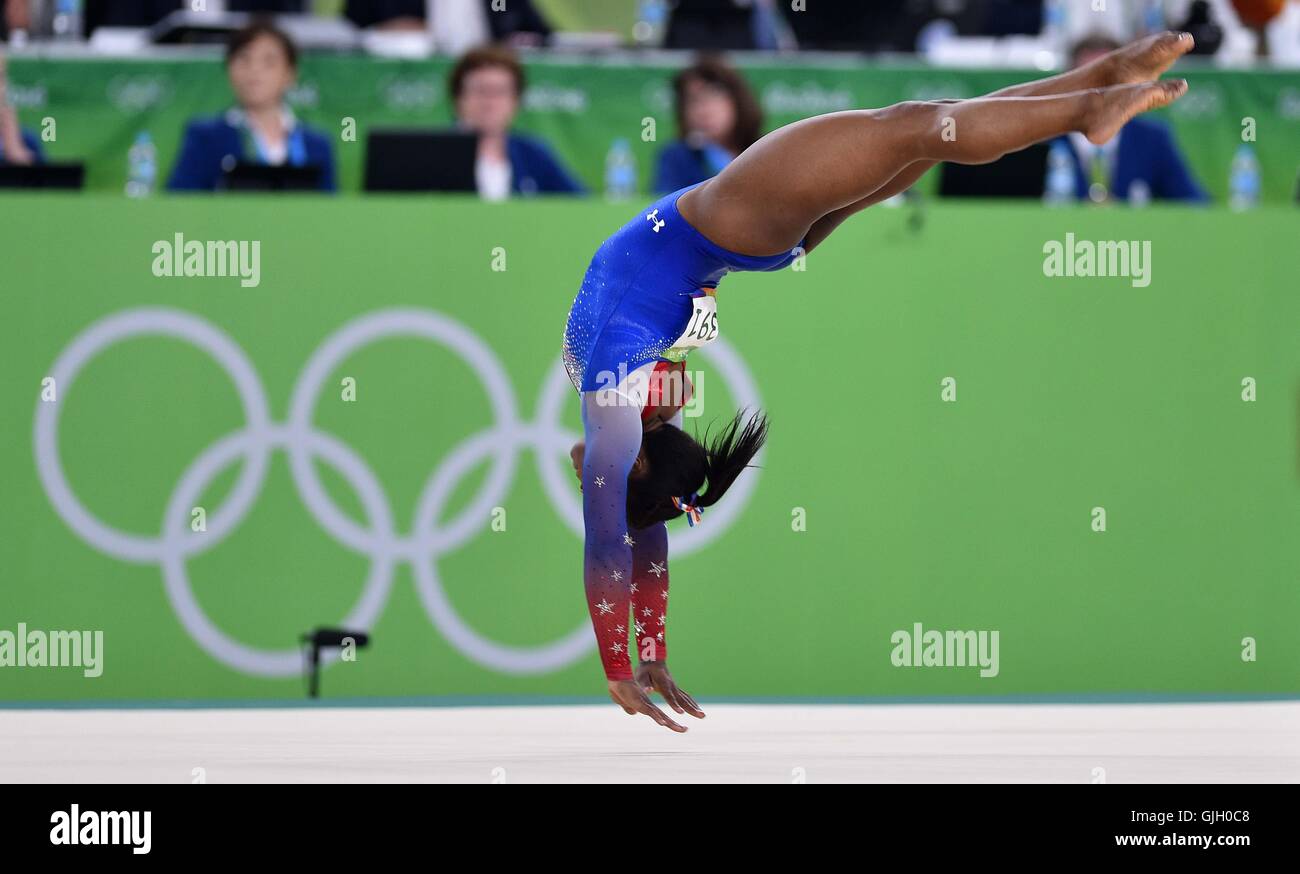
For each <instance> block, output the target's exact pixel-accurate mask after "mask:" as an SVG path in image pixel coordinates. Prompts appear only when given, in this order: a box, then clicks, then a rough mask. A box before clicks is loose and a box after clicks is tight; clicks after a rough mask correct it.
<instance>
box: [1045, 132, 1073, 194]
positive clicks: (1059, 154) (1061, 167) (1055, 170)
mask: <svg viewBox="0 0 1300 874" xmlns="http://www.w3.org/2000/svg"><path fill="white" fill-rule="evenodd" d="M1074 195H1075V192H1074V162H1073V161H1072V160H1070V147H1069V146H1067V145H1066V144H1065V143H1063V142H1061V141H1060V140H1058V141H1056V142H1054V143H1052V148H1051V149H1049V150H1048V152H1047V179H1046V180H1045V181H1044V183H1043V203H1045V204H1047V205H1048V206H1067V205H1069V204H1072V203H1074Z"/></svg>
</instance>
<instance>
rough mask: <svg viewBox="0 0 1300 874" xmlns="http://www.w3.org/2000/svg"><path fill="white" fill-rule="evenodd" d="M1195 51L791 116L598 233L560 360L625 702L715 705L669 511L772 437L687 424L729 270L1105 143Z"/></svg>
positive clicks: (1182, 36)
mask: <svg viewBox="0 0 1300 874" xmlns="http://www.w3.org/2000/svg"><path fill="white" fill-rule="evenodd" d="M1192 45H1193V41H1192V37H1191V35H1190V34H1186V33H1170V32H1166V33H1162V34H1157V35H1153V36H1149V37H1147V38H1145V39H1143V40H1139V41H1137V42H1134V43H1131V44H1130V45H1127V46H1124V47H1123V48H1120V49H1117V50H1115V51H1113V52H1111V53H1110V54H1108V55H1105V56H1104V57H1102V58H1099V59H1097V60H1095V61H1093V62H1092V63H1090V64H1087V65H1085V66H1082V67H1079V68H1077V69H1074V70H1070V71H1069V72H1066V73H1062V74H1060V75H1058V76H1053V77H1051V78H1048V79H1041V80H1038V81H1034V82H1029V83H1026V84H1023V85H1016V86H1013V87H1010V88H1004V89H1003V90H1001V91H995V92H994V93H992V94H989V95H986V96H984V97H977V98H973V99H970V100H936V101H910V102H906V103H899V104H895V105H894V106H889V107H886V108H884V109H864V110H853V111H846V112H834V113H830V114H827V115H819V116H816V117H813V118H808V119H804V120H803V121H798V122H795V123H794V124H789V125H786V126H785V127H782V128H779V129H777V130H775V131H773V132H772V133H769V134H767V135H766V136H764V137H763V138H762V139H760V140H758V141H757V142H756V143H754V144H753V145H752V146H750V147H749V148H748V149H746V150H745V151H744V152H742V153H741V154H740V155H739V156H738V157H737V158H736V159H735V160H734V161H732V162H731V163H730V164H728V165H727V167H726V168H725V169H724V170H723V171H722V172H721V173H719V174H718V175H717V176H715V177H713V178H712V179H708V180H706V181H704V182H701V183H699V184H697V185H694V186H690V187H688V188H683V189H682V190H680V191H676V192H674V193H672V194H670V195H668V196H666V197H664V198H662V199H660V200H658V201H656V202H654V203H653V204H651V205H650V206H649V207H648V208H646V209H645V210H642V211H641V212H639V213H638V214H637V216H636V217H635V218H634V219H632V220H631V221H630V222H628V223H627V224H626V225H624V226H623V227H622V228H620V229H619V230H618V231H617V232H616V233H615V234H614V235H613V236H612V237H610V238H609V239H608V240H606V241H605V242H604V244H602V245H601V247H600V248H599V249H598V250H597V251H596V255H595V257H593V258H592V260H591V266H590V267H588V268H587V274H586V276H585V277H584V279H583V282H582V287H581V288H580V289H579V291H578V295H577V298H576V299H575V300H574V302H573V308H572V309H571V310H570V311H569V318H568V323H567V325H566V326H565V331H564V347H563V358H564V365H565V368H566V369H567V371H568V374H569V378H570V379H571V380H572V381H573V385H574V387H575V388H576V389H577V390H578V392H579V393H580V395H581V401H582V422H583V431H584V442H583V443H579V444H577V445H576V446H574V447H573V451H572V458H573V466H574V470H575V472H576V473H577V475H578V480H579V484H580V486H581V488H582V503H583V519H584V526H585V530H586V543H585V547H584V584H585V589H586V597H587V606H588V609H589V610H590V612H591V620H592V624H593V625H594V627H595V631H596V640H597V643H598V645H599V648H600V656H601V660H602V662H603V664H604V668H605V676H606V679H607V680H608V683H609V694H610V697H611V698H613V699H614V702H615V703H616V704H618V705H619V706H621V707H622V708H623V709H624V710H625V711H627V713H629V714H636V713H644V714H645V715H647V716H649V717H651V718H652V719H654V720H655V721H656V722H658V723H659V724H660V725H663V726H665V727H666V728H670V729H672V730H673V731H686V728H685V727H684V726H682V725H679V724H678V723H677V722H675V721H674V720H673V719H671V718H670V717H669V716H668V715H667V714H665V713H664V712H663V711H662V710H660V709H659V708H658V707H656V706H655V705H654V703H652V702H651V700H650V697H649V693H650V692H651V691H657V692H658V693H659V694H660V695H662V696H663V699H664V701H666V702H667V704H668V706H669V707H671V708H672V709H673V710H674V711H675V712H677V713H679V714H680V713H688V714H690V715H691V716H694V717H697V718H703V717H704V712H703V711H702V710H700V708H699V705H698V704H696V703H695V700H694V699H693V698H692V697H691V696H690V695H688V694H686V692H684V691H682V689H680V688H679V687H678V686H677V684H676V682H675V681H674V680H673V678H672V675H671V674H670V673H669V672H668V663H667V655H668V650H667V646H666V638H665V634H666V632H665V628H666V623H667V615H668V531H667V527H666V525H665V522H666V521H667V520H669V519H674V518H676V517H678V516H681V515H686V516H687V519H688V520H689V522H690V524H692V525H694V524H696V523H698V522H700V521H702V515H701V514H702V513H703V512H704V510H705V508H707V507H710V506H712V505H713V504H715V503H717V501H718V499H719V498H721V497H722V496H723V494H724V493H725V492H726V491H727V489H728V488H729V487H730V485H731V484H732V483H733V482H734V481H735V479H736V477H737V476H739V475H740V474H741V472H742V471H743V470H744V469H745V467H746V466H748V464H749V462H750V461H751V460H752V459H753V457H754V455H755V454H756V453H757V452H758V451H759V449H760V448H761V447H762V445H763V441H764V440H765V438H766V436H767V420H766V418H765V417H764V416H763V415H762V414H761V413H759V412H755V413H754V414H752V415H750V416H749V417H748V418H746V417H745V416H743V415H742V414H740V413H738V414H736V415H735V416H734V417H733V418H732V419H731V421H730V422H729V423H728V424H727V425H726V426H725V427H723V428H722V429H721V430H720V431H719V432H718V433H717V434H715V435H714V436H713V437H712V438H709V437H708V436H707V435H706V436H704V437H703V438H701V439H702V441H703V442H701V441H699V440H697V439H696V438H694V437H692V436H691V435H689V434H687V433H686V432H685V431H683V430H682V428H681V424H682V414H681V408H682V406H683V405H684V404H685V403H687V402H688V401H689V400H690V395H689V392H690V383H689V380H687V379H685V365H684V361H685V358H686V355H687V354H688V353H689V352H690V350H692V349H694V348H698V347H700V346H702V345H704V344H706V343H708V342H710V341H711V340H713V339H714V338H715V337H716V336H717V334H718V321H717V304H716V298H715V295H714V292H715V290H716V288H717V285H718V282H719V280H721V279H722V277H723V276H724V275H725V274H727V273H730V272H734V271H743V270H762V271H768V270H779V269H781V268H783V267H785V266H787V265H788V264H789V263H790V262H791V261H792V260H793V259H794V257H795V256H796V255H798V254H799V253H800V252H804V253H807V252H811V251H812V250H813V249H814V248H816V247H817V246H818V245H819V244H820V243H821V242H822V241H823V240H825V239H826V237H827V236H828V235H829V234H830V233H831V231H833V230H834V229H835V228H836V227H837V226H839V224H840V223H841V222H843V221H844V220H845V219H846V218H848V217H849V216H851V215H853V214H854V213H855V212H858V211H860V210H863V209H866V208H867V207H869V206H871V205H873V204H876V203H879V202H881V201H883V200H886V199H888V198H890V197H893V196H894V195H896V194H899V193H900V192H903V191H905V190H907V189H908V188H909V187H911V185H912V184H913V183H915V182H916V181H917V180H918V179H919V178H920V177H921V176H922V174H924V173H925V172H926V171H927V170H929V169H930V168H931V167H933V166H934V165H935V164H936V163H938V162H940V161H952V162H955V163H958V164H985V163H988V162H990V161H995V160H997V159H998V158H1000V157H1002V156H1003V155H1005V154H1007V153H1009V152H1014V151H1017V150H1019V149H1023V148H1026V147H1027V146H1030V145H1033V144H1034V143H1038V142H1041V141H1043V140H1047V139H1051V138H1053V137H1057V136H1060V135H1062V134H1067V133H1071V132H1075V131H1077V132H1079V133H1082V134H1083V135H1084V136H1086V137H1087V138H1088V139H1089V140H1090V141H1092V142H1093V143H1096V144H1101V143H1105V142H1106V141H1107V140H1109V139H1110V138H1111V137H1113V136H1114V135H1115V134H1116V133H1117V132H1118V131H1119V129H1120V128H1121V127H1122V126H1123V125H1124V123H1125V122H1127V121H1128V120H1129V119H1131V118H1132V117H1133V116H1135V115H1137V114H1138V113H1141V112H1146V111H1147V110H1151V109H1157V108H1159V107H1162V106H1166V105H1168V104H1169V103H1172V102H1173V101H1174V100H1177V99H1178V98H1179V97H1181V96H1182V95H1183V94H1184V93H1185V92H1186V91H1187V82H1186V81H1185V80H1182V79H1170V80H1165V81H1157V80H1158V79H1159V77H1160V75H1161V74H1162V73H1164V71H1165V70H1167V69H1168V68H1169V67H1170V66H1171V65H1172V64H1173V63H1174V62H1175V61H1176V60H1177V59H1178V58H1179V57H1180V56H1182V55H1183V54H1185V53H1186V52H1187V51H1188V50H1189V49H1191V48H1192ZM681 386H684V388H681V389H680V390H670V388H676V387H681ZM629 637H631V640H632V643H631V644H630V645H629ZM633 650H635V651H636V653H637V656H638V658H637V662H638V665H637V667H636V669H635V670H633V667H632V659H631V653H632V651H633Z"/></svg>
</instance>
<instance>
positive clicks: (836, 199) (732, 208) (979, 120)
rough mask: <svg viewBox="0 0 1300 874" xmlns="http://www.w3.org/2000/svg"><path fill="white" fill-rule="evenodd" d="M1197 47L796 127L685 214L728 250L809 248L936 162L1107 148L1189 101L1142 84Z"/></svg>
mask: <svg viewBox="0 0 1300 874" xmlns="http://www.w3.org/2000/svg"><path fill="white" fill-rule="evenodd" d="M1191 46H1192V39H1191V37H1190V36H1189V35H1187V34H1174V33H1166V34H1160V35H1158V36H1154V37H1149V38H1147V39H1145V40H1141V41H1139V42H1137V43H1134V44H1132V45H1129V46H1126V47H1124V48H1123V49H1120V50H1118V51H1116V52H1112V53H1111V54H1110V55H1108V56H1106V57H1105V58H1102V59H1099V60H1098V61H1095V62H1094V63H1092V64H1089V65H1087V66H1085V67H1081V68H1079V69H1078V70H1072V71H1069V72H1067V73H1063V74H1061V75H1059V76H1054V77H1051V78H1049V79H1044V80H1041V81H1038V82H1030V83H1026V84H1025V85H1018V86H1014V87H1012V88H1007V89H1003V90H1002V91H998V92H995V93H993V94H991V95H988V96H985V97H978V98H974V99H971V100H958V101H910V102H906V103H899V104H895V105H894V106H889V107H886V108H884V109H875V110H852V111H847V112H836V113H830V114H828V115H820V116H816V117H814V118H809V119H805V120H803V121H799V122H795V123H794V124H790V125H787V126H785V127H783V128H780V129H778V130H775V131H773V132H772V133H770V134H768V135H767V136H765V137H763V138H762V139H760V140H759V141H758V142H756V143H755V144H754V145H753V146H751V147H750V148H749V149H747V150H746V151H745V152H744V153H742V154H741V155H740V157H738V158H737V159H736V160H735V161H733V162H732V163H731V164H730V165H728V167H727V168H726V169H725V170H723V171H722V173H721V174H719V175H718V176H717V177H715V178H714V179H711V180H709V181H708V182H706V183H704V184H703V185H700V186H699V187H698V188H696V189H694V190H693V191H690V192H687V193H686V194H684V195H683V196H682V198H681V201H680V202H679V208H680V209H681V211H682V214H683V215H684V216H685V217H686V218H687V220H689V221H690V222H691V224H692V225H694V226H695V227H696V228H697V229H698V230H699V231H700V232H701V233H703V234H704V235H705V236H706V237H708V238H709V239H711V240H713V241H714V242H716V243H718V244H719V245H721V246H724V247H726V248H728V249H731V250H733V251H737V252H744V253H747V254H756V255H768V254H773V253H776V252H779V251H782V250H789V249H791V248H793V247H794V246H797V245H799V244H800V242H805V243H806V248H811V246H812V245H816V243H818V242H820V241H821V239H824V237H825V235H826V233H829V228H828V227H827V225H829V226H830V227H833V226H834V224H838V223H839V221H842V220H843V218H844V217H846V216H847V215H849V214H851V213H852V212H856V211H857V210H859V209H863V208H865V207H866V206H869V205H871V203H874V202H877V201H878V200H883V199H885V198H886V197H889V196H892V195H893V194H894V193H897V191H900V190H903V189H905V188H906V187H907V186H908V185H910V184H911V183H912V182H914V181H915V180H916V179H917V178H919V177H920V176H921V174H923V173H924V172H925V171H926V170H928V169H929V168H930V167H931V166H933V165H934V164H935V163H936V162H938V161H954V162H956V163H960V164H984V163H988V162H990V161H995V160H997V159H998V158H1000V157H1002V156H1003V155H1005V154H1007V153H1008V152H1013V151H1017V150H1019V149H1023V148H1025V147H1026V146H1030V145H1032V144H1034V143H1037V142H1041V141H1043V140H1047V139H1050V138H1052V137H1056V136H1059V135H1061V134H1064V133H1069V132H1072V131H1079V132H1082V133H1083V134H1084V135H1086V136H1087V137H1088V138H1089V139H1090V140H1092V141H1093V142H1096V143H1103V142H1106V141H1107V140H1109V139H1110V138H1111V137H1112V136H1114V135H1115V133H1116V132H1117V131H1118V130H1119V129H1120V128H1121V127H1122V126H1123V125H1124V123H1125V122H1127V121H1128V120H1129V119H1130V118H1132V117H1133V116H1135V115H1137V114H1138V113H1141V112H1145V111H1147V110H1150V109H1155V108H1158V107H1160V106H1164V105H1166V104H1168V103H1171V102H1172V101H1174V100H1176V99H1177V98H1178V97H1180V96H1182V94H1183V93H1184V92H1185V91H1186V90H1187V83H1186V82H1185V81H1183V80H1179V79H1175V80H1168V81H1164V82H1154V81H1146V80H1147V79H1153V78H1155V77H1156V76H1158V75H1160V73H1161V72H1163V71H1164V70H1165V69H1167V68H1168V67H1169V66H1170V65H1171V64H1172V63H1173V62H1174V61H1175V60H1177V58H1178V57H1179V56H1181V55H1182V54H1184V53H1186V51H1187V50H1188V49H1190V48H1191ZM1062 89H1073V90H1062ZM823 219H826V220H827V221H826V222H825V223H823V225H822V226H821V227H818V223H819V222H821V221H822V220H823Z"/></svg>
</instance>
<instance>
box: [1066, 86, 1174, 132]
mask: <svg viewBox="0 0 1300 874" xmlns="http://www.w3.org/2000/svg"><path fill="white" fill-rule="evenodd" d="M1186 93H1187V80H1186V79H1166V80H1165V81H1163V82H1147V83H1144V84H1141V85H1116V86H1115V87H1114V88H1102V89H1100V90H1098V91H1097V92H1096V103H1095V105H1094V108H1093V109H1092V110H1090V111H1089V113H1088V118H1087V119H1086V120H1085V121H1084V123H1083V126H1082V127H1081V128H1080V130H1081V131H1083V134H1084V136H1086V137H1087V138H1088V141H1089V142H1091V143H1093V144H1094V145H1098V146H1099V145H1101V144H1102V143H1105V142H1107V141H1108V140H1110V138H1111V137H1113V136H1115V134H1117V133H1119V129H1120V128H1122V127H1123V126H1124V125H1125V124H1126V123H1127V122H1128V120H1129V119H1131V118H1132V117H1133V116H1135V115H1137V114H1139V113H1142V112H1146V111H1148V110H1151V109H1159V108H1160V107H1162V106H1168V105H1169V104H1170V103H1173V102H1174V101H1175V100H1177V99H1178V98H1179V97H1182V96H1183V95H1184V94H1186Z"/></svg>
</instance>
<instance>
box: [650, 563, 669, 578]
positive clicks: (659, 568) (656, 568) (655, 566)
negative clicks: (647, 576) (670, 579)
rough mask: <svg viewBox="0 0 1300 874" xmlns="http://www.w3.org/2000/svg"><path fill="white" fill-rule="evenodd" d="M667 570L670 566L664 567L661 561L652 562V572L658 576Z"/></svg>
mask: <svg viewBox="0 0 1300 874" xmlns="http://www.w3.org/2000/svg"><path fill="white" fill-rule="evenodd" d="M667 571H668V568H666V567H664V566H663V565H661V564H660V563H659V562H657V561H652V562H650V573H652V574H654V575H655V576H656V577H660V576H663V575H664V574H665V573H666V572H667Z"/></svg>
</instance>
